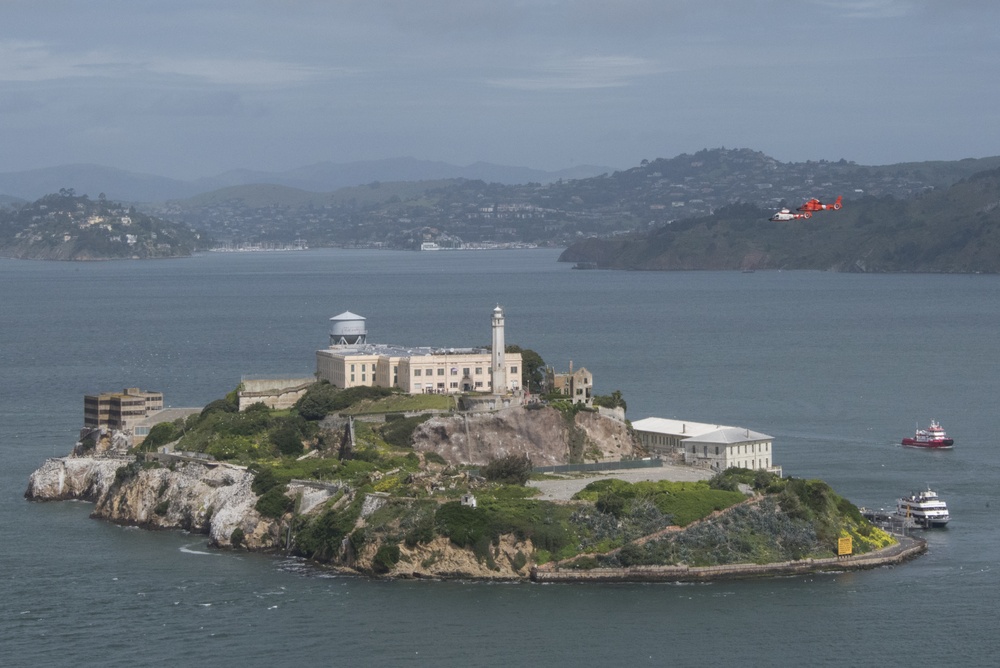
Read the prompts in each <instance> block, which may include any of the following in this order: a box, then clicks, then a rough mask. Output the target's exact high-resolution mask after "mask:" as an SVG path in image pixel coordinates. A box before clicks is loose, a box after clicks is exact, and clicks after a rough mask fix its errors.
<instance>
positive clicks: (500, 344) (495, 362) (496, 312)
mask: <svg viewBox="0 0 1000 668" xmlns="http://www.w3.org/2000/svg"><path fill="white" fill-rule="evenodd" d="M504 348H505V344H504V340H503V309H502V308H500V305H499V304H497V307H496V308H495V309H493V359H492V364H491V367H492V368H491V369H490V371H491V373H492V380H493V394H507V360H506V356H505V355H504Z"/></svg>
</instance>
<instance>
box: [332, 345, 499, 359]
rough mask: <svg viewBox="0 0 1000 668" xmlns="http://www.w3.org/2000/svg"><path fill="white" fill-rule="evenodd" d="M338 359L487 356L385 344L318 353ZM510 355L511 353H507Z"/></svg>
mask: <svg viewBox="0 0 1000 668" xmlns="http://www.w3.org/2000/svg"><path fill="white" fill-rule="evenodd" d="M318 352H320V353H324V354H328V355H337V356H340V357H360V356H367V357H370V356H373V355H385V356H386V357H426V356H430V355H489V354H490V351H489V350H488V349H486V348H434V347H430V346H412V347H407V346H397V345H392V344H387V343H359V344H356V345H346V346H335V347H330V348H326V349H323V350H320V351H318ZM508 354H509V355H512V354H511V353H508Z"/></svg>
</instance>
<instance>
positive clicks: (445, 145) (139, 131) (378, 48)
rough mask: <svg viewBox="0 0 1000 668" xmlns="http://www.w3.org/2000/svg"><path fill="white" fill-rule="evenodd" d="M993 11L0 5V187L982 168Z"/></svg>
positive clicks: (988, 128)
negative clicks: (413, 167)
mask: <svg viewBox="0 0 1000 668" xmlns="http://www.w3.org/2000/svg"><path fill="white" fill-rule="evenodd" d="M997 26H1000V2H996V0H610V1H605V0H326V1H306V0H280V1H279V0H272V1H270V2H264V1H258V0H237V1H232V2H230V1H224V0H220V1H213V0H197V1H196V0H97V1H95V2H78V1H76V0H26V1H22V0H0V172H13V171H22V170H29V169H36V168H41V167H53V166H59V165H66V164H74V163H95V164H101V165H107V166H111V167H117V168H120V169H125V170H129V171H135V172H142V173H148V174H156V175H162V176H170V177H174V178H182V179H193V178H198V177H203V176H213V175H216V174H219V173H222V172H225V171H227V170H231V169H254V170H264V171H284V170H288V169H293V168H296V167H300V166H304V165H311V164H314V163H318V162H324V161H329V162H334V163H347V162H354V161H360V160H380V159H387V158H396V157H404V156H407V157H414V158H418V159H423V160H435V161H442V162H448V163H452V164H456V165H468V164H471V163H474V162H479V161H483V162H491V163H495V164H502V165H513V166H522V167H532V168H536V169H545V170H556V169H562V168H566V167H570V166H574V165H582V164H590V165H600V166H607V167H613V168H615V169H627V168H630V167H634V166H636V165H638V164H639V163H640V162H641V161H642V160H643V159H650V160H652V159H655V158H669V157H674V156H676V155H679V154H681V153H693V152H695V151H698V150H701V149H705V148H718V147H726V148H750V149H754V150H758V151H762V152H764V153H766V154H767V155H770V156H772V157H774V158H776V159H778V160H780V161H782V162H800V161H805V160H820V159H826V160H839V159H841V158H845V159H847V160H852V161H855V162H858V163H860V164H871V165H882V164H890V163H896V162H908V161H922V160H958V159H962V158H970V157H971V158H979V157H986V156H994V155H1000V132H998V131H997V128H998V127H1000V123H998V121H1000V30H998V29H997Z"/></svg>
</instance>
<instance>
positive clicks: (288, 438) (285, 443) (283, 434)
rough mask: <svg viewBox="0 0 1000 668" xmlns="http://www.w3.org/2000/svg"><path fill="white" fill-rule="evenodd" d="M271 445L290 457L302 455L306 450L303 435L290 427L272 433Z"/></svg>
mask: <svg viewBox="0 0 1000 668" xmlns="http://www.w3.org/2000/svg"><path fill="white" fill-rule="evenodd" d="M271 443H272V444H273V445H274V447H276V448H277V449H278V452H280V453H281V454H283V455H285V456H288V457H294V456H297V455H301V454H302V451H303V449H304V448H303V446H302V435H301V434H300V433H299V431H298V430H297V429H295V427H292V426H290V425H288V426H284V427H281V428H279V429H278V430H277V431H275V432H274V433H272V434H271Z"/></svg>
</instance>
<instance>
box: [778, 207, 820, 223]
mask: <svg viewBox="0 0 1000 668" xmlns="http://www.w3.org/2000/svg"><path fill="white" fill-rule="evenodd" d="M801 218H812V211H806V212H805V213H792V212H791V211H789V210H788V209H782V210H781V211H779V212H778V213H776V214H774V215H773V216H771V217H770V218H768V220H773V221H774V222H776V223H780V222H783V221H786V220H799V219H801Z"/></svg>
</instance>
